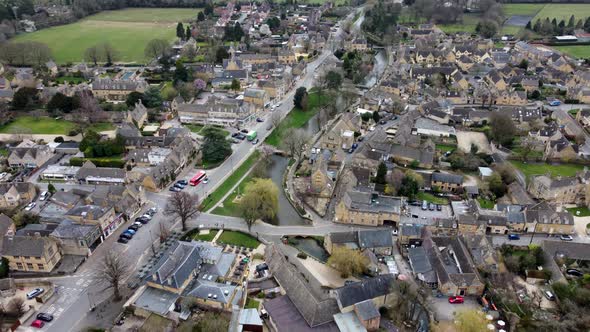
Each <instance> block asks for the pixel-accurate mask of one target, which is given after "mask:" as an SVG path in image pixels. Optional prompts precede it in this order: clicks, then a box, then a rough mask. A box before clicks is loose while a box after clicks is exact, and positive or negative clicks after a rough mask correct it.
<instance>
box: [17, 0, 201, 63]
mask: <svg viewBox="0 0 590 332" xmlns="http://www.w3.org/2000/svg"><path fill="white" fill-rule="evenodd" d="M198 12H199V9H189V8H185V9H176V8H129V9H122V10H116V11H105V12H102V13H99V14H96V15H92V16H89V17H86V18H85V19H83V20H80V21H78V22H75V23H72V24H67V25H62V26H56V27H52V28H48V29H42V30H39V31H36V32H33V33H25V34H20V35H18V36H16V37H15V38H13V39H12V40H13V41H15V42H20V41H38V42H42V43H45V44H47V46H49V48H50V49H51V51H52V53H53V58H54V59H55V61H56V62H57V63H60V64H64V63H67V62H81V61H83V60H84V51H85V50H86V49H87V48H89V47H91V46H94V45H96V44H99V43H104V42H108V43H110V44H111V45H112V46H113V47H114V48H115V50H116V51H117V52H118V54H119V61H120V62H138V63H142V62H144V61H145V60H146V59H145V56H144V49H145V46H146V45H147V43H148V42H149V41H150V40H152V39H155V38H162V39H166V40H169V41H173V40H174V39H175V38H176V23H177V22H178V21H183V20H187V19H189V18H193V17H196V16H197V14H198Z"/></svg>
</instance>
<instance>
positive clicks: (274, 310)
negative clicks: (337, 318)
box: [264, 295, 340, 332]
mask: <svg viewBox="0 0 590 332" xmlns="http://www.w3.org/2000/svg"><path fill="white" fill-rule="evenodd" d="M264 309H266V311H267V312H268V315H269V316H270V317H271V318H272V321H273V322H275V324H276V326H277V329H278V332H291V331H297V332H339V331H340V330H339V329H338V326H337V325H336V323H334V322H333V321H332V322H328V323H325V324H321V325H317V326H314V327H313V328H311V327H310V326H309V325H308V324H307V322H306V319H305V317H304V316H303V315H301V313H300V312H299V310H298V308H297V307H296V306H295V304H294V303H293V301H292V300H291V298H290V297H289V296H288V295H283V296H278V297H275V298H274V299H270V300H267V301H264ZM336 309H338V308H336ZM336 313H338V311H336V312H335V314H336Z"/></svg>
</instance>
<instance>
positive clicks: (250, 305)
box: [244, 297, 260, 309]
mask: <svg viewBox="0 0 590 332" xmlns="http://www.w3.org/2000/svg"><path fill="white" fill-rule="evenodd" d="M258 307H260V301H256V300H254V299H253V298H251V297H249V298H247V299H246V305H245V306H244V309H258Z"/></svg>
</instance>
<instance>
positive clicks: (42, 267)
mask: <svg viewBox="0 0 590 332" xmlns="http://www.w3.org/2000/svg"><path fill="white" fill-rule="evenodd" d="M37 268H38V269H39V270H45V265H43V264H37Z"/></svg>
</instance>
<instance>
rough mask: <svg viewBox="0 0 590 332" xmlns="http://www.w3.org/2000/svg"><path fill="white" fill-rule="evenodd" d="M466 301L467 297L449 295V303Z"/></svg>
mask: <svg viewBox="0 0 590 332" xmlns="http://www.w3.org/2000/svg"><path fill="white" fill-rule="evenodd" d="M463 302H465V299H464V298H463V296H460V295H457V296H449V303H451V304H458V303H463Z"/></svg>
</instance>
